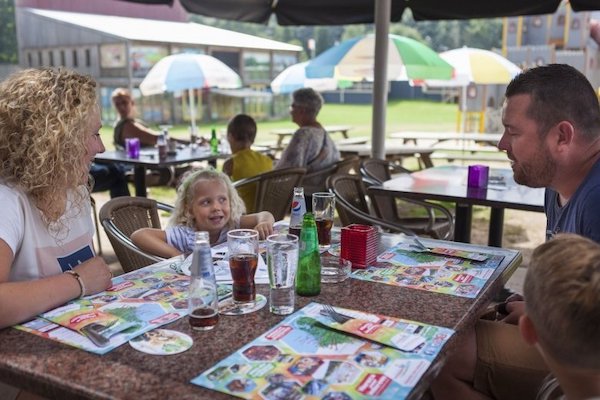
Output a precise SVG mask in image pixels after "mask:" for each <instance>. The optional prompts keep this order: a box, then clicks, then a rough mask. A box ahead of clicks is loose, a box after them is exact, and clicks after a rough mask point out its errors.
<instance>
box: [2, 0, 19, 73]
mask: <svg viewBox="0 0 600 400" xmlns="http://www.w3.org/2000/svg"><path fill="white" fill-rule="evenodd" d="M17 62H18V56H17V30H16V25H15V2H14V0H0V63H2V64H16V63H17Z"/></svg>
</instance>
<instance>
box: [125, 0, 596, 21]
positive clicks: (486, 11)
mask: <svg viewBox="0 0 600 400" xmlns="http://www.w3.org/2000/svg"><path fill="white" fill-rule="evenodd" d="M124 1H131V2H135V3H147V4H169V5H170V4H173V0H124ZM179 2H180V3H181V5H182V6H183V7H184V8H185V9H186V10H187V11H189V12H191V13H195V14H201V15H206V16H211V17H216V18H222V19H229V20H235V21H241V22H257V23H263V24H264V23H266V22H267V21H268V20H269V18H270V17H271V15H272V14H275V15H276V16H277V23H278V24H279V25H348V24H363V23H373V22H374V21H375V0H327V1H323V0H179ZM560 3H561V0H502V1H481V0H454V1H439V0H392V7H391V15H390V21H391V22H397V21H400V19H401V18H402V14H403V12H404V10H405V9H407V8H409V9H410V10H411V11H412V13H413V17H414V19H415V20H417V21H419V20H442V19H471V18H497V17H510V16H518V15H537V14H550V13H553V12H554V11H556V9H557V8H558V6H559V5H560ZM570 4H571V7H572V8H573V10H574V11H585V10H598V9H600V2H599V1H597V0H570Z"/></svg>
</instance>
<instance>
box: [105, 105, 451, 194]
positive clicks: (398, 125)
mask: <svg viewBox="0 0 600 400" xmlns="http://www.w3.org/2000/svg"><path fill="white" fill-rule="evenodd" d="M372 112H373V111H372V107H371V105H357V104H326V105H325V106H324V107H323V109H322V110H321V112H320V114H319V118H318V119H319V122H321V123H322V124H323V125H351V126H352V127H353V128H352V129H351V130H350V131H349V132H348V134H349V136H350V137H359V136H367V137H370V136H371V120H372ZM456 112H457V106H456V104H445V103H438V102H431V101H392V102H390V103H389V104H388V107H387V113H386V132H388V133H391V132H396V131H399V130H417V131H418V130H422V131H449V130H450V131H451V130H454V129H455V128H456ZM257 124H258V134H257V138H256V143H273V142H274V141H275V140H276V137H275V136H273V135H270V134H269V132H270V131H272V130H274V129H278V128H296V125H295V124H294V123H293V122H292V121H291V120H290V118H289V117H287V118H284V119H280V120H273V121H258V122H257ZM214 126H215V128H216V129H217V131H221V130H224V129H225V127H226V122H220V123H215V124H214ZM152 128H154V129H156V130H159V128H158V126H152ZM201 129H202V130H201V132H204V135H206V133H207V131H206V125H202V126H201ZM100 133H101V135H102V140H103V141H104V145H105V146H106V148H107V150H112V149H114V146H113V143H112V135H113V130H112V125H111V124H106V125H105V126H104V127H103V128H102V130H101V132H100ZM169 133H170V135H171V136H172V137H181V138H187V135H188V125H187V124H186V125H176V126H174V127H172V128H170V130H169ZM338 136H339V135H338ZM407 161H410V160H407ZM219 166H220V165H219ZM406 166H407V167H408V168H411V169H414V168H416V161H415V165H410V164H407V165H406ZM131 191H132V193H133V187H131ZM148 196H149V197H151V198H153V199H156V200H159V201H164V202H166V203H169V204H173V203H174V202H175V191H174V189H171V188H166V187H165V188H162V187H151V188H149V194H148Z"/></svg>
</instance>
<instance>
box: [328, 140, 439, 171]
mask: <svg viewBox="0 0 600 400" xmlns="http://www.w3.org/2000/svg"><path fill="white" fill-rule="evenodd" d="M337 148H338V150H339V151H340V154H341V155H342V157H347V156H353V155H357V156H359V157H360V158H369V157H371V151H372V149H371V144H370V143H364V144H340V145H338V146H337ZM433 151H434V149H433V148H432V147H429V146H413V145H406V144H386V146H385V158H386V160H390V161H400V160H402V158H405V157H415V158H417V159H418V160H419V163H421V162H422V163H423V164H424V166H425V167H426V168H430V167H433V163H432V161H431V154H432V153H433Z"/></svg>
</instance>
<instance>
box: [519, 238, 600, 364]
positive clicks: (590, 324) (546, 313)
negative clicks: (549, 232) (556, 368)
mask: <svg viewBox="0 0 600 400" xmlns="http://www.w3.org/2000/svg"><path fill="white" fill-rule="evenodd" d="M524 294H525V300H526V310H527V314H528V316H529V318H530V319H531V321H532V322H533V324H534V326H535V328H536V332H537V335H538V340H539V343H540V345H541V346H542V348H543V349H544V351H546V352H547V353H548V354H549V355H550V356H552V357H553V358H554V359H555V360H557V361H558V362H560V363H564V364H568V365H571V366H574V367H579V368H592V369H600V244H598V243H596V242H594V241H592V240H590V239H587V238H584V237H581V236H578V235H573V234H561V235H557V236H556V237H555V238H554V239H552V240H550V241H548V242H546V243H544V244H542V245H541V246H539V247H538V248H536V249H535V251H534V252H533V256H532V259H531V264H530V266H529V267H528V268H527V276H526V278H525V286H524Z"/></svg>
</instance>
